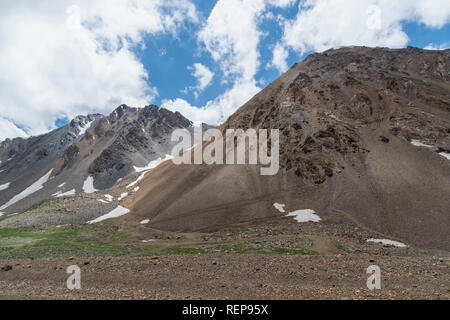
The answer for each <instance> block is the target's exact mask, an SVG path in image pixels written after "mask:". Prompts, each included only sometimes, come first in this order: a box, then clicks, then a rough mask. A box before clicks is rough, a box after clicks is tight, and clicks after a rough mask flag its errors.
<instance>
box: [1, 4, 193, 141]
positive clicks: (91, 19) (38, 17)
mask: <svg viewBox="0 0 450 320" xmlns="http://www.w3.org/2000/svg"><path fill="white" fill-rule="evenodd" d="M73 5H75V6H73ZM68 8H70V10H69V11H67V9H68ZM77 8H79V10H78V9H77ZM186 21H192V22H196V21H198V18H197V15H196V11H195V7H194V6H193V5H192V4H191V3H190V2H187V1H182V0H172V1H163V0H152V1H147V0H134V1H131V0H116V1H108V0H97V1H88V0H61V1H24V0H18V1H14V2H13V1H8V3H4V2H2V4H0V70H1V71H2V72H1V73H0V115H1V116H2V117H3V118H7V119H9V120H11V121H13V122H14V123H17V124H19V125H21V126H22V127H25V128H29V130H28V133H29V134H33V135H35V134H40V133H42V132H45V131H47V130H49V129H52V128H54V121H55V120H56V119H57V118H61V117H65V116H66V117H68V118H72V117H74V116H76V115H78V114H86V113H89V112H102V113H109V112H110V111H111V110H112V109H113V108H114V107H115V106H117V105H119V104H121V103H127V104H130V105H133V106H144V105H146V104H148V103H150V102H151V101H152V100H153V99H154V97H155V96H156V95H157V90H156V89H155V88H153V87H151V86H149V84H148V81H147V80H148V78H149V74H148V73H147V70H145V68H144V66H143V65H142V63H141V62H140V61H139V60H138V59H137V58H136V56H135V55H134V53H133V52H132V50H131V47H132V46H133V45H141V44H142V39H143V35H144V34H158V33H166V34H175V33H176V32H177V30H178V29H179V28H180V27H182V26H183V25H184V24H185V23H186ZM149 72H150V76H151V70H150V71H149ZM11 121H10V123H9V124H8V126H6V125H5V126H4V125H2V126H1V129H0V136H1V135H3V136H5V137H6V136H8V137H13V136H17V135H19V134H21V132H20V129H17V130H15V129H14V128H11V123H12V122H11ZM2 122H5V121H2Z"/></svg>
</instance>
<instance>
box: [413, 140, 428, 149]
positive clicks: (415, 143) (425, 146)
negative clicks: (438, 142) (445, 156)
mask: <svg viewBox="0 0 450 320" xmlns="http://www.w3.org/2000/svg"><path fill="white" fill-rule="evenodd" d="M411 144H412V145H413V146H415V147H424V148H433V146H429V145H427V144H423V143H422V142H420V141H419V140H411Z"/></svg>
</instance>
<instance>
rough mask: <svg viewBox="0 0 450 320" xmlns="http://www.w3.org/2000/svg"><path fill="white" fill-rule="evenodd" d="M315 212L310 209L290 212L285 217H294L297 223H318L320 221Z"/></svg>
mask: <svg viewBox="0 0 450 320" xmlns="http://www.w3.org/2000/svg"><path fill="white" fill-rule="evenodd" d="M315 213H316V212H315V211H314V210H311V209H305V210H297V211H293V212H290V213H289V214H288V215H287V216H286V217H294V219H295V220H296V221H297V222H319V221H320V220H322V219H321V218H320V217H319V216H318V215H317V214H315Z"/></svg>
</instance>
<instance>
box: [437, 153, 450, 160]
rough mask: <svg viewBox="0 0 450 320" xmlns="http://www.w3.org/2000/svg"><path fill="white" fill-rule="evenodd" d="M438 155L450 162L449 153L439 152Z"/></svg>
mask: <svg viewBox="0 0 450 320" xmlns="http://www.w3.org/2000/svg"><path fill="white" fill-rule="evenodd" d="M439 155H441V156H443V157H444V158H446V159H447V160H450V153H447V152H440V153H439Z"/></svg>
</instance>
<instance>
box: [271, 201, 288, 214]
mask: <svg viewBox="0 0 450 320" xmlns="http://www.w3.org/2000/svg"><path fill="white" fill-rule="evenodd" d="M273 206H274V207H275V209H277V210H278V211H280V212H281V213H285V212H286V210H284V207H285V206H286V205H285V204H281V203H274V204H273Z"/></svg>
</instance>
